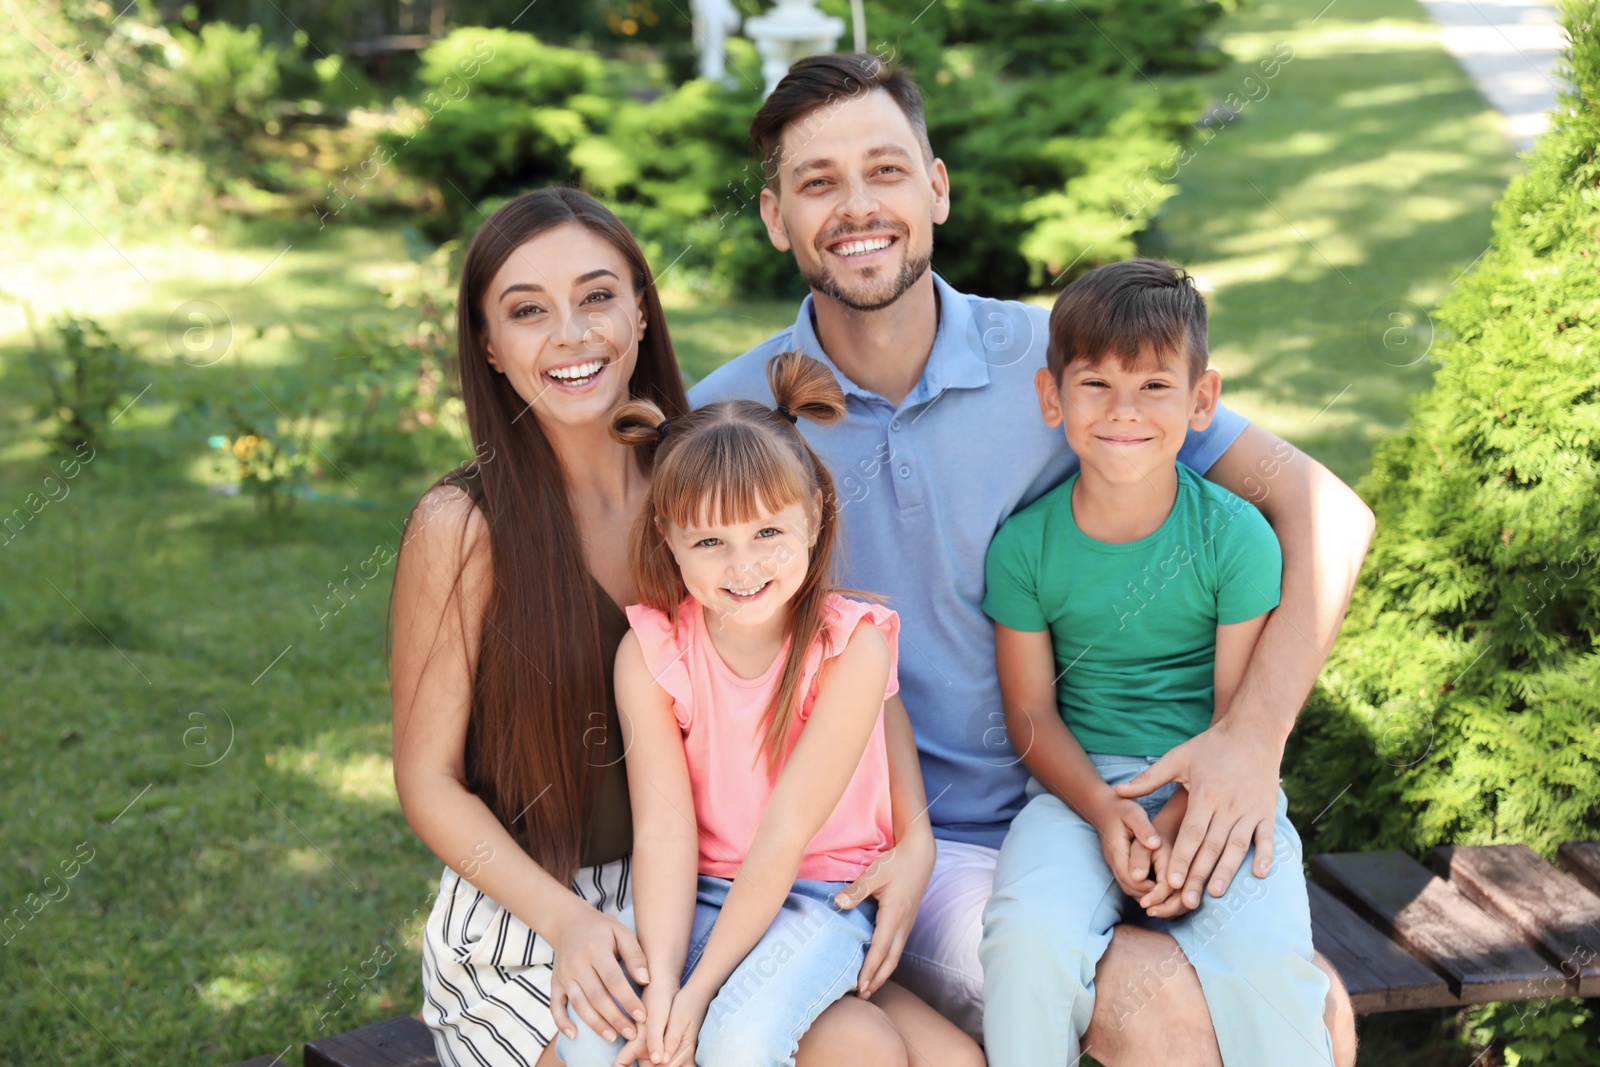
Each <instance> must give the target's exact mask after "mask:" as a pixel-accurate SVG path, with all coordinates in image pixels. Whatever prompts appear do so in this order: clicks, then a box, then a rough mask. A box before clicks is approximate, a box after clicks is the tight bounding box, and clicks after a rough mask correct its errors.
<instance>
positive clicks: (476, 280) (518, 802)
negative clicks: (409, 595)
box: [407, 186, 689, 882]
mask: <svg viewBox="0 0 1600 1067" xmlns="http://www.w3.org/2000/svg"><path fill="white" fill-rule="evenodd" d="M569 223H576V224H577V225H580V226H583V227H584V228H585V229H587V230H589V231H590V232H591V233H594V234H595V235H596V236H598V237H601V238H603V239H604V240H606V241H607V242H609V243H610V244H611V245H612V246H613V247H614V248H616V250H617V251H618V252H619V253H621V254H622V256H623V258H624V259H625V260H627V262H628V265H629V267H630V268H631V270H632V274H633V279H632V280H633V288H634V291H635V293H636V294H637V295H638V296H639V298H640V300H641V303H642V307H643V310H644V317H645V331H644V335H643V336H642V337H641V338H640V339H639V342H638V344H639V357H638V362H637V364H636V365H635V368H634V372H633V378H632V379H631V380H630V381H629V383H628V392H629V395H630V396H633V397H636V398H639V399H642V400H648V401H649V402H650V403H651V404H652V405H654V406H655V407H656V408H657V409H659V410H661V411H663V412H666V413H669V414H670V415H672V416H673V417H681V416H682V415H683V414H685V413H686V412H687V411H688V409H689V402H688V398H687V397H686V396H685V394H684V389H683V378H682V376H681V375H680V373H679V371H678V363H677V359H676V357H675V355H674V353H673V350H672V341H671V339H670V337H669V335H668V332H667V322H666V315H665V314H664V313H663V312H662V309H661V301H660V298H659V296H658V294H657V292H656V287H655V281H654V278H653V277H652V275H651V273H650V267H649V264H647V263H646V262H645V258H644V253H643V252H642V251H640V249H639V245H638V242H636V241H635V240H634V238H633V235H632V234H630V233H629V232H628V229H627V227H626V226H624V225H623V223H622V221H621V220H620V219H618V218H617V216H616V215H614V214H612V213H611V212H610V211H609V210H607V209H606V208H605V207H604V206H603V205H602V204H600V203H599V202H598V201H596V200H594V199H593V198H591V197H589V196H587V195H585V194H584V193H582V192H579V191H578V190H576V189H572V188H567V187H564V186H558V187H553V188H547V189H540V190H538V191H537V192H532V193H527V194H524V195H523V196H519V197H517V198H516V199H515V200H513V201H511V202H510V203H508V204H506V205H505V206H504V207H502V208H500V210H498V211H496V212H495V213H494V214H493V215H492V216H490V217H489V219H488V220H487V221H485V222H484V224H483V226H481V227H480V228H479V229H478V232H477V235H476V236H474V237H473V239H472V244H471V245H470V246H469V247H468V249H467V254H466V259H465V261H464V262H463V264H462V267H461V290H460V295H459V300H458V302H457V305H456V333H457V342H456V344H457V352H458V355H459V363H460V373H461V389H462V396H463V399H464V400H465V402H466V409H467V425H468V428H469V430H470V432H471V435H472V444H473V451H474V455H476V456H479V457H482V458H480V459H479V460H477V461H476V462H474V463H471V464H468V465H467V466H465V467H463V468H460V469H458V470H457V471H453V472H451V474H449V475H446V476H445V478H442V479H440V482H439V483H436V484H443V483H444V482H445V481H447V480H451V479H460V478H462V477H466V478H469V479H470V478H477V479H479V480H480V482H479V484H480V487H481V493H480V494H474V496H475V499H476V502H477V503H478V505H479V507H480V508H481V509H482V511H483V513H484V518H485V519H486V520H487V523H488V529H489V550H490V554H491V567H492V575H493V588H492V590H491V592H490V595H489V602H488V605H487V606H486V608H485V610H484V617H483V619H482V630H481V632H482V636H481V638H480V647H479V654H478V666H477V673H476V676H475V679H474V682H473V689H472V705H471V713H470V718H469V719H468V724H467V741H466V774H467V786H468V788H470V789H471V790H472V791H473V792H475V793H476V794H477V795H478V796H479V797H480V798H481V799H482V800H483V802H484V803H485V804H486V805H487V806H488V808H489V810H490V811H492V812H494V814H495V816H496V817H497V818H498V819H499V820H500V822H501V823H502V824H504V825H505V827H506V829H507V830H508V831H509V832H510V833H511V835H512V836H513V837H515V838H516V839H517V840H518V842H519V843H521V845H522V847H523V848H524V849H525V850H526V851H527V853H528V855H530V856H532V857H533V859H534V860H536V861H537V862H538V863H539V864H540V865H541V866H542V867H544V868H545V869H546V870H547V871H549V872H550V873H551V874H553V875H555V876H556V877H557V878H558V879H560V880H561V881H563V882H565V881H569V880H570V879H571V877H572V875H573V873H574V872H575V871H576V870H577V868H578V867H579V866H580V865H581V864H582V862H583V856H582V852H583V847H584V843H585V841H586V839H587V836H588V833H589V830H590V825H591V823H592V820H593V817H594V811H595V807H596V795H597V791H598V788H599V785H600V774H601V769H602V764H603V763H604V757H603V753H604V748H605V745H604V737H603V733H604V732H603V731H594V732H593V733H598V734H600V735H601V737H600V741H599V743H598V744H596V743H595V742H594V741H593V740H590V738H591V737H592V736H593V733H586V731H589V730H590V729H591V728H592V725H593V723H594V722H595V721H596V720H594V719H593V715H594V714H595V713H601V714H603V713H604V711H605V702H606V693H607V683H608V679H607V678H606V677H605V676H604V671H603V669H602V668H603V665H604V662H605V654H606V653H605V650H604V649H602V648H601V645H600V624H599V605H598V602H597V600H596V594H595V583H594V580H593V579H592V578H591V577H590V574H589V569H588V565H587V564H586V563H585V562H584V556H583V546H582V543H581V541H580V539H579V536H578V528H577V522H576V520H575V518H574V517H573V514H572V509H571V507H570V505H569V504H568V500H567V488H566V482H565V479H564V478H563V476H562V473H561V465H560V463H559V461H558V459H557V457H556V453H555V451H554V449H553V448H552V447H551V444H550V441H549V439H548V438H547V437H546V436H545V434H544V431H543V429H542V428H541V427H540V425H539V419H538V417H537V416H535V415H533V414H532V413H531V412H530V411H529V405H528V403H527V401H525V400H524V399H523V398H522V397H521V395H519V394H518V393H517V391H516V389H514V388H513V387H512V385H511V383H510V381H509V380H508V379H507V378H506V377H505V376H504V375H501V374H498V373H496V372H495V371H494V369H493V368H492V367H491V366H490V365H489V361H488V352H487V350H486V349H485V347H484V340H485V336H486V333H487V328H488V324H487V321H486V317H485V311H484V296H485V292H486V290H487V289H488V286H489V283H490V281H491V280H493V278H494V276H495V273H496V272H497V271H499V269H500V268H501V266H502V265H503V264H504V263H505V261H506V260H507V259H508V258H510V256H511V254H512V253H513V252H514V251H515V250H516V249H517V248H518V247H519V246H521V245H522V244H524V243H525V242H527V241H529V240H531V239H532V238H534V237H536V236H538V235H539V234H542V233H544V232H546V231H548V230H550V229H553V228H554V227H557V226H561V225H565V224H569ZM524 416H526V417H524ZM643 460H644V467H645V469H646V470H647V471H648V469H649V467H650V457H649V455H648V453H647V454H646V455H645V456H644V457H643ZM416 517H417V513H416V511H413V512H412V515H411V516H410V517H408V519H407V525H408V526H409V524H410V523H411V522H412V521H413V520H414V519H415V518H416ZM459 581H460V578H459V575H458V577H457V583H458V586H459ZM457 592H458V593H459V588H458V590H457ZM456 599H457V603H460V598H459V596H458V597H457V598H456ZM599 721H605V720H604V719H602V720H599Z"/></svg>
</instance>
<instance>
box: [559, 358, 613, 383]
mask: <svg viewBox="0 0 1600 1067" xmlns="http://www.w3.org/2000/svg"><path fill="white" fill-rule="evenodd" d="M605 365H606V361H605V360H603V359H596V360H592V361H590V362H588V363H577V364H574V365H573V366H570V367H557V368H556V369H555V370H552V371H546V372H545V373H546V374H548V375H550V377H552V378H554V379H556V380H557V381H562V382H571V381H579V380H581V379H583V378H592V377H593V376H594V375H596V374H598V373H599V372H600V368H601V367H604V366H605Z"/></svg>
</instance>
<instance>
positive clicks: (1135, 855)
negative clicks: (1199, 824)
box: [1090, 791, 1161, 899]
mask: <svg viewBox="0 0 1600 1067" xmlns="http://www.w3.org/2000/svg"><path fill="white" fill-rule="evenodd" d="M1108 792H1109V791H1108ZM1090 821H1091V822H1092V823H1093V824H1094V828H1095V829H1096V830H1097V831H1098V832H1099V834H1100V852H1101V854H1102V855H1103V856H1105V859H1106V866H1108V867H1110V868H1111V874H1112V876H1113V877H1115V878H1116V880H1117V885H1118V886H1120V887H1121V888H1122V891H1123V892H1124V893H1126V894H1128V895H1129V896H1130V897H1133V898H1135V899H1137V898H1139V897H1142V896H1144V895H1145V894H1146V893H1149V892H1150V891H1151V890H1152V889H1154V888H1155V883H1154V882H1153V881H1151V879H1150V854H1151V852H1152V851H1154V850H1155V849H1157V848H1159V847H1160V845H1161V838H1160V835H1159V834H1157V833H1156V829H1155V827H1154V826H1152V825H1151V824H1150V817H1149V816H1147V815H1146V814H1145V813H1144V808H1143V807H1141V806H1140V805H1139V803H1138V802H1137V801H1133V800H1123V799H1122V798H1121V797H1118V796H1117V795H1116V794H1114V793H1113V794H1110V796H1109V797H1108V799H1106V800H1105V802H1104V803H1103V804H1102V805H1101V806H1100V808H1099V810H1098V811H1097V812H1096V813H1095V814H1094V816H1093V817H1092V818H1091V820H1090ZM1135 849H1137V850H1138V851H1137V852H1135Z"/></svg>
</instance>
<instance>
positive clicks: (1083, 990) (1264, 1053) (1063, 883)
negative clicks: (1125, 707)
mask: <svg viewBox="0 0 1600 1067" xmlns="http://www.w3.org/2000/svg"><path fill="white" fill-rule="evenodd" d="M1089 758H1090V759H1091V760H1093V762H1094V765H1095V768H1096V769H1097V770H1098V771H1099V772H1100V776H1101V777H1102V778H1104V779H1105V780H1106V782H1107V783H1108V784H1111V785H1116V784H1118V783H1119V782H1126V781H1128V780H1129V779H1131V778H1132V777H1134V776H1135V775H1136V774H1138V773H1139V772H1140V771H1143V770H1144V769H1145V768H1146V767H1149V766H1150V765H1151V764H1153V763H1155V762H1156V761H1155V758H1154V757H1145V756H1102V755H1091V756H1090V757H1089ZM1171 793H1172V789H1171V788H1169V787H1163V788H1162V789H1160V790H1157V791H1156V792H1155V793H1153V794H1151V795H1150V796H1148V797H1143V798H1141V799H1140V803H1141V804H1142V805H1143V806H1144V808H1145V810H1146V811H1147V812H1149V813H1150V814H1151V815H1152V816H1153V815H1154V814H1155V813H1156V812H1157V811H1159V810H1160V809H1161V806H1162V805H1163V804H1164V803H1166V800H1167V798H1168V797H1169V796H1170V795H1171ZM1027 795H1028V798H1029V799H1028V803H1027V804H1026V806H1024V807H1023V809H1022V811H1021V812H1020V813H1019V814H1018V815H1017V817H1016V819H1015V820H1013V822H1012V823H1011V830H1010V832H1009V833H1008V834H1007V835H1006V839H1005V843H1004V844H1003V845H1001V847H1000V858H999V862H998V864H997V866H996V868H995V876H994V895H993V896H991V897H990V898H989V905H988V907H987V908H986V909H985V910H984V915H983V941H982V943H981V944H980V946H979V948H978V956H979V958H980V959H981V960H982V961H983V984H984V1002H985V1005H986V1007H985V1010H984V1018H983V1035H984V1051H985V1053H986V1054H987V1056H988V1059H989V1063H990V1064H991V1067H1020V1065H1023V1064H1028V1065H1034V1064H1066V1063H1076V1062H1077V1061H1078V1056H1079V1054H1080V1050H1079V1047H1078V1046H1079V1039H1080V1037H1081V1036H1082V1034H1083V1032H1084V1031H1085V1030H1086V1029H1088V1027H1089V1019H1090V1016H1091V1015H1093V1013H1094V1002H1095V986H1094V971H1095V967H1096V965H1097V964H1098V963H1099V962H1100V957H1101V956H1102V955H1103V954H1104V953H1105V950H1106V946H1107V945H1109V944H1110V943H1111V928H1112V927H1113V926H1114V925H1116V924H1117V923H1119V922H1123V921H1125V920H1127V921H1133V922H1137V923H1139V924H1140V925H1144V926H1148V927H1150V928H1152V929H1156V930H1160V931H1162V932H1164V933H1168V934H1171V935H1172V937H1173V939H1174V940H1176V941H1177V942H1178V945H1179V947H1180V948H1181V949H1182V950H1183V951H1182V953H1181V954H1174V956H1173V957H1171V958H1169V959H1168V960H1166V961H1163V963H1162V964H1161V965H1160V967H1158V968H1157V971H1155V972H1151V971H1150V970H1149V969H1148V968H1146V969H1145V975H1144V978H1143V980H1142V981H1140V982H1139V983H1138V984H1137V987H1136V988H1135V987H1134V983H1125V985H1127V986H1128V987H1129V988H1127V989H1122V990H1118V989H1108V990H1106V991H1105V995H1107V996H1110V997H1113V998H1114V1001H1113V1003H1115V1004H1116V1005H1117V1008H1116V1009H1115V1011H1116V1018H1117V1021H1118V1022H1119V1024H1120V1022H1121V1021H1122V1020H1123V1019H1124V1018H1126V1017H1127V1016H1128V1015H1131V1014H1133V1013H1134V1012H1138V1011H1141V1010H1143V1009H1144V1008H1145V1007H1146V1006H1147V1005H1151V1004H1152V1003H1154V1004H1155V1006H1154V1008H1153V1010H1155V1011H1158V1012H1159V1011H1160V1010H1161V1009H1160V1006H1159V1001H1158V996H1159V992H1160V987H1161V986H1162V985H1163V984H1165V983H1166V982H1167V981H1170V980H1171V979H1172V978H1174V977H1176V976H1177V974H1178V971H1179V969H1180V968H1181V967H1182V965H1183V962H1184V959H1185V958H1187V960H1188V962H1189V963H1190V964H1192V965H1193V966H1194V969H1195V973H1196V974H1197V975H1198V976H1199V978H1200V987H1201V989H1202V990H1203V991H1204V993H1205V998H1206V1006H1207V1007H1208V1008H1209V1009H1210V1012H1211V1023H1212V1027H1213V1028H1214V1029H1215V1030H1216V1034H1217V1045H1218V1047H1219V1048H1220V1050H1221V1052H1222V1062H1223V1063H1224V1064H1225V1065H1226V1067H1265V1065H1272V1067H1312V1065H1315V1067H1326V1065H1328V1064H1330V1063H1331V1062H1332V1059H1333V1051H1332V1045H1331V1040H1330V1038H1329V1036H1328V1028H1327V1026H1326V1025H1325V1024H1324V1023H1323V1020H1322V1009H1323V1001H1324V999H1325V998H1326V997H1327V993H1328V979H1327V976H1326V975H1324V974H1323V973H1322V971H1321V970H1320V969H1318V967H1317V966H1316V965H1315V964H1314V963H1313V962H1312V959H1311V912H1310V907H1309V905H1308V902H1307V899H1306V883H1305V875H1304V874H1303V873H1302V871H1301V869H1300V854H1301V846H1300V837H1299V835H1298V834H1296V833H1295V829H1294V827H1293V826H1292V825H1291V824H1290V822H1289V818H1288V815H1287V810H1288V800H1287V798H1285V797H1284V795H1283V791H1282V790H1279V791H1278V815H1277V824H1276V828H1275V830H1274V834H1273V861H1272V870H1271V872H1270V873H1269V874H1268V875H1267V877H1265V878H1257V877H1256V876H1255V874H1254V873H1253V872H1252V871H1251V870H1250V864H1251V863H1253V862H1254V860H1255V849H1254V847H1252V848H1251V849H1250V852H1249V854H1248V855H1247V856H1246V857H1245V860H1244V863H1243V865H1242V866H1241V867H1240V868H1239V873H1238V874H1237V875H1236V876H1235V877H1234V879H1233V883H1232V885H1230V886H1229V887H1228V891H1227V892H1226V893H1224V894H1223V895H1222V896H1221V897H1213V896H1211V895H1210V894H1209V893H1202V894H1201V897H1200V907H1199V908H1198V909H1197V910H1195V911H1191V912H1188V913H1187V914H1185V915H1182V916H1180V917H1179V918H1176V919H1171V920H1165V921H1163V920H1160V919H1151V918H1148V917H1147V916H1146V915H1145V914H1144V912H1143V911H1141V910H1140V909H1139V907H1138V904H1137V903H1134V902H1131V901H1130V900H1129V899H1128V897H1127V896H1126V895H1125V894H1124V893H1123V892H1122V889H1121V888H1120V887H1119V886H1118V885H1117V883H1116V880H1115V879H1114V878H1113V877H1112V876H1111V871H1110V868H1108V867H1107V866H1106V862H1105V857H1104V856H1103V855H1102V853H1101V851H1100V836H1099V834H1098V833H1096V831H1095V829H1094V827H1093V826H1091V825H1090V824H1089V823H1087V822H1085V821H1084V820H1083V819H1081V818H1079V816H1078V815H1077V813H1076V812H1074V811H1073V810H1072V809H1071V808H1069V807H1067V805H1066V804H1064V803H1062V801H1061V800H1060V798H1058V797H1056V796H1055V794H1053V793H1051V792H1050V791H1048V790H1047V789H1045V788H1044V786H1042V785H1040V784H1039V783H1038V782H1037V781H1036V780H1033V779H1030V780H1029V781H1028V787H1027ZM1090 1051H1092V1050H1090Z"/></svg>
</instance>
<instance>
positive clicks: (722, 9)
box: [689, 0, 740, 81]
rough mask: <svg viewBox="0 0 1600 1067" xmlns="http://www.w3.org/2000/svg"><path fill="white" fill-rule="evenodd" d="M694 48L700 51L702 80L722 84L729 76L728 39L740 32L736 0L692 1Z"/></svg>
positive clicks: (691, 14)
mask: <svg viewBox="0 0 1600 1067" xmlns="http://www.w3.org/2000/svg"><path fill="white" fill-rule="evenodd" d="M689 14H690V19H691V21H692V24H693V28H694V46H695V47H696V48H697V49H699V50H700V77H702V78H710V79H711V80H712V81H721V80H722V76H723V75H724V74H725V73H726V67H727V60H728V52H727V47H726V46H727V42H728V38H729V37H732V36H733V35H734V34H736V33H738V32H739V19H740V15H739V9H738V8H736V7H734V6H733V0H689Z"/></svg>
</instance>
